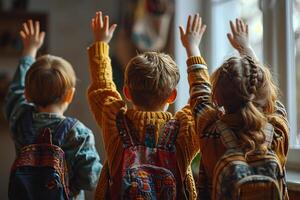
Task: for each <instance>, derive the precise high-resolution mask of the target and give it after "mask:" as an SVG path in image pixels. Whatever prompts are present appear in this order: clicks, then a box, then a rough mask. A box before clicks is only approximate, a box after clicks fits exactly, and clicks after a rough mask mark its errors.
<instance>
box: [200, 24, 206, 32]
mask: <svg viewBox="0 0 300 200" xmlns="http://www.w3.org/2000/svg"><path fill="white" fill-rule="evenodd" d="M205 30H206V25H205V24H204V25H203V26H202V27H201V29H200V32H199V34H203V33H204V32H205Z"/></svg>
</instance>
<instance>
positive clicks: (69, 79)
mask: <svg viewBox="0 0 300 200" xmlns="http://www.w3.org/2000/svg"><path fill="white" fill-rule="evenodd" d="M75 85H76V75H75V72H74V70H73V67H72V65H71V64H70V63H69V62H68V61H66V60H65V59H63V58H60V57H57V56H52V55H44V56H41V57H39V58H38V59H37V60H36V61H35V62H34V63H33V65H32V66H31V67H30V69H29V70H28V72H27V74H26V77H25V90H26V95H27V97H28V98H29V100H30V102H32V103H34V104H35V105H36V106H42V107H45V106H48V105H51V104H54V103H58V102H59V101H60V100H61V99H62V97H63V96H64V95H65V94H66V92H67V90H68V89H71V88H74V87H75Z"/></svg>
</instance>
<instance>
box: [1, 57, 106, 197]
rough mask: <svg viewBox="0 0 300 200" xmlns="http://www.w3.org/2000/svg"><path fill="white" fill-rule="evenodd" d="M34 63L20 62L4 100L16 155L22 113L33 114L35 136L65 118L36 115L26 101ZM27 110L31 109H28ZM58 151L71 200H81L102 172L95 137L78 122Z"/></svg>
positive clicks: (21, 142) (25, 59) (26, 59)
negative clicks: (27, 79) (28, 76)
mask: <svg viewBox="0 0 300 200" xmlns="http://www.w3.org/2000/svg"><path fill="white" fill-rule="evenodd" d="M33 62H34V58H32V57H30V56H25V57H22V58H21V59H20V62H19V66H18V68H17V71H16V73H15V75H14V78H13V80H12V83H11V85H10V87H9V91H8V94H7V96H6V100H5V115H6V117H7V119H8V120H9V125H10V130H11V137H12V139H13V140H14V143H15V149H16V153H17V155H18V153H19V151H20V149H21V148H22V147H23V146H24V142H25V139H24V135H23V134H22V132H21V131H20V128H21V127H20V123H19V122H18V121H19V120H20V118H21V117H22V114H24V112H28V111H29V110H30V112H32V117H33V127H32V128H33V130H34V132H35V134H36V135H37V134H39V133H40V130H41V129H43V128H44V127H48V128H50V130H51V131H53V130H55V129H56V128H57V126H58V125H59V123H60V122H61V121H62V120H63V119H64V118H65V117H64V116H61V115H58V114H55V113H41V112H38V111H37V109H36V108H35V106H34V105H33V104H30V103H28V102H27V101H26V99H25V96H24V89H25V75H26V72H27V71H28V69H29V68H30V66H31V65H32V63H33ZM29 107H33V109H28V108H29ZM32 110H33V111H32ZM61 148H62V149H63V151H64V152H65V159H66V163H67V167H68V175H69V185H70V189H71V195H72V197H73V199H75V198H76V199H84V194H83V190H92V189H93V188H95V186H96V184H97V181H98V178H99V173H100V170H101V168H102V165H101V163H100V159H99V155H98V153H97V150H96V148H95V140H94V135H93V133H92V131H91V130H90V129H88V128H87V127H86V126H85V125H84V124H82V123H81V122H79V121H78V122H77V123H76V124H75V126H74V127H73V128H72V129H71V130H70V131H69V133H68V134H67V135H66V136H65V138H64V140H63V142H62V145H61Z"/></svg>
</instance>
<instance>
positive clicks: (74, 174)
mask: <svg viewBox="0 0 300 200" xmlns="http://www.w3.org/2000/svg"><path fill="white" fill-rule="evenodd" d="M62 149H63V150H64V152H65V158H66V161H67V164H68V169H69V182H70V189H71V191H72V193H73V194H77V193H78V192H79V191H80V190H93V189H94V188H95V187H96V184H97V181H98V177H99V174H100V170H101V168H102V165H101V163H100V158H99V155H98V152H97V150H96V147H95V139H94V135H93V132H92V131H91V130H90V129H88V128H87V127H86V126H84V125H83V124H82V123H81V122H77V124H76V126H75V127H74V128H73V129H72V130H71V131H70V132H69V133H68V134H67V136H66V138H65V141H64V143H63V145H62Z"/></svg>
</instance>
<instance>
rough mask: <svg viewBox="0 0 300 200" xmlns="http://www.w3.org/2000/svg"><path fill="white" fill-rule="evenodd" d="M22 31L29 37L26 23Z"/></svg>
mask: <svg viewBox="0 0 300 200" xmlns="http://www.w3.org/2000/svg"><path fill="white" fill-rule="evenodd" d="M23 31H24V33H25V34H26V35H29V29H28V26H27V22H24V23H23Z"/></svg>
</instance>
